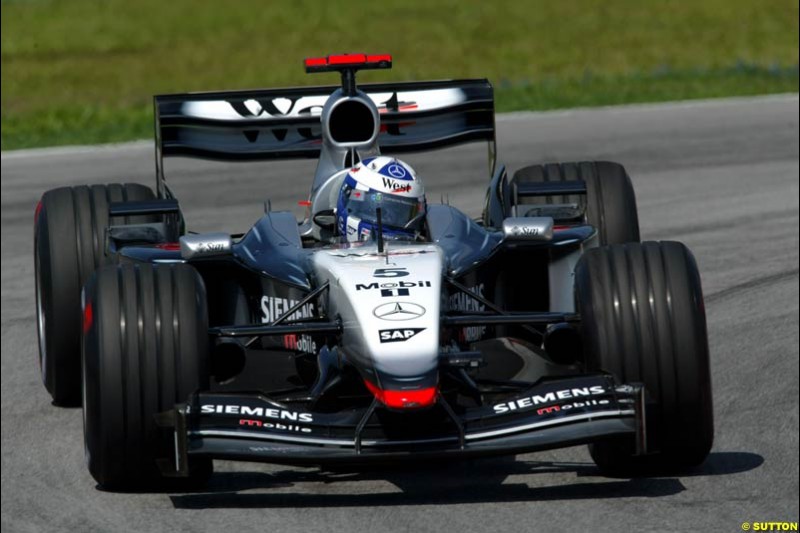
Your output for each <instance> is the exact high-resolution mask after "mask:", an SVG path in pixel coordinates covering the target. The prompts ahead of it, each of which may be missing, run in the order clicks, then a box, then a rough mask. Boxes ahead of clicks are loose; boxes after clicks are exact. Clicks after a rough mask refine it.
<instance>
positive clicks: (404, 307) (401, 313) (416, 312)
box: [372, 302, 425, 321]
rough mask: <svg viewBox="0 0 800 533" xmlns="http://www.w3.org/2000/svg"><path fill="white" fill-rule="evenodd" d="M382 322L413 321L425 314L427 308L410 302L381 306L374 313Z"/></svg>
mask: <svg viewBox="0 0 800 533" xmlns="http://www.w3.org/2000/svg"><path fill="white" fill-rule="evenodd" d="M372 314H373V315H375V316H376V317H377V318H380V319H381V320H394V321H400V320H413V319H415V318H419V317H421V316H422V315H424V314H425V308H424V307H422V306H421V305H417V304H412V303H410V302H394V303H388V304H383V305H379V306H378V307H376V308H375V310H374V311H373V312H372Z"/></svg>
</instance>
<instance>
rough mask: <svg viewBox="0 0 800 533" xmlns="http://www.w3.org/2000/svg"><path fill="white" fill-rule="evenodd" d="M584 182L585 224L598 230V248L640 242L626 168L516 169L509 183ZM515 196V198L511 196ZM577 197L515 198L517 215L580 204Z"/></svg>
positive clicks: (582, 165) (590, 164) (594, 164)
mask: <svg viewBox="0 0 800 533" xmlns="http://www.w3.org/2000/svg"><path fill="white" fill-rule="evenodd" d="M578 180H580V181H584V182H585V183H586V199H585V203H586V210H585V217H586V221H587V222H588V223H589V224H591V225H593V226H594V227H595V228H597V233H598V237H599V244H600V245H601V246H603V245H606V244H622V243H626V242H639V240H640V238H639V216H638V213H637V209H636V195H635V194H634V192H633V185H632V184H631V179H630V177H629V176H628V173H627V172H626V171H625V167H623V166H622V165H620V164H619V163H611V162H608V161H596V162H582V163H555V164H548V165H531V166H528V167H524V168H521V169H519V170H518V171H516V172H515V173H514V177H513V178H512V180H511V184H510V185H511V190H512V191H514V185H515V184H516V183H538V182H548V181H578ZM514 196H516V195H514ZM580 201H581V198H580V196H544V197H520V198H517V200H516V202H517V210H516V211H517V215H518V216H525V215H527V214H529V213H530V214H531V215H535V214H538V213H537V206H539V207H541V206H542V204H549V205H553V204H560V205H568V204H579V203H580Z"/></svg>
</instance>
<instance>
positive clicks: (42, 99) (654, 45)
mask: <svg viewBox="0 0 800 533" xmlns="http://www.w3.org/2000/svg"><path fill="white" fill-rule="evenodd" d="M0 38H1V39H2V149H3V150H7V149H15V148H23V147H31V146H49V145H60V144H84V143H100V142H114V141H123V140H129V139H137V138H149V137H150V136H151V135H152V109H151V105H152V104H151V96H152V95H153V94H157V93H166V92H184V91H196V90H217V89H242V88H254V87H273V86H287V85H305V84H331V83H336V81H337V80H336V77H335V75H333V74H329V75H321V76H308V75H306V74H304V72H303V69H302V66H301V65H302V63H301V60H302V58H304V57H307V56H314V55H324V54H326V53H334V52H342V51H366V52H376V53H384V52H388V53H391V54H393V55H394V58H395V67H394V69H393V70H392V71H390V72H385V71H384V72H365V73H362V75H360V77H359V79H360V80H361V81H390V80H411V79H441V78H458V77H488V78H489V79H490V80H492V82H493V83H494V84H495V87H496V88H497V93H496V99H497V108H498V110H500V111H508V110H518V109H553V108H561V107H572V106H588V105H606V104H617V103H627V102H644V101H659V100H662V101H663V100H673V99H686V98H707V97H716V96H732V95H748V94H763V93H775V92H797V91H798V68H797V65H798V3H797V1H796V0H763V1H755V0H708V1H700V0H696V1H655V0H654V1H644V2H643V1H641V0H636V1H634V0H606V1H604V2H597V1H595V0H572V1H570V2H553V1H551V0H549V1H529V2H526V1H510V2H491V3H490V2H467V1H465V0H461V1H450V2H435V1H427V2H423V1H419V0H387V1H381V2H375V1H374V0H372V1H366V2H355V1H349V2H330V1H329V2H310V1H294V2H288V1H287V2H240V1H237V0H229V1H228V2H219V1H209V2H202V1H188V0H172V1H169V2H164V1H160V0H138V1H136V2H130V1H126V0H106V1H89V0H71V1H64V2H55V1H46V0H29V1H11V2H6V1H4V2H3V4H2V35H1V37H0Z"/></svg>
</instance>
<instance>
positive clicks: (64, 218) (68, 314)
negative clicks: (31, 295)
mask: <svg viewBox="0 0 800 533" xmlns="http://www.w3.org/2000/svg"><path fill="white" fill-rule="evenodd" d="M152 198H155V195H154V194H153V191H152V190H151V189H150V188H149V187H145V186H144V185H139V184H136V183H126V184H124V185H121V184H112V185H92V186H80V187H61V188H58V189H53V190H51V191H47V192H46V193H45V194H44V195H43V196H42V199H41V201H40V202H39V205H38V206H37V208H36V217H35V228H34V265H35V266H34V268H35V271H36V315H37V322H38V334H39V367H40V370H41V374H42V381H43V382H44V385H45V387H46V388H47V390H48V392H50V395H51V396H52V397H53V401H54V403H56V404H57V405H80V400H81V381H80V380H81V373H80V335H81V330H80V311H81V300H80V297H81V287H83V285H84V283H86V281H87V280H88V279H89V276H91V274H92V272H94V270H95V269H96V268H98V267H99V266H101V265H104V264H107V263H109V262H110V260H109V259H108V258H107V257H106V255H105V233H106V228H107V227H108V225H109V217H108V204H109V203H111V202H123V201H135V200H148V199H152ZM155 221H157V219H156V218H155V217H152V216H150V217H142V216H140V217H127V218H126V219H125V220H124V222H125V223H130V224H141V223H147V222H155Z"/></svg>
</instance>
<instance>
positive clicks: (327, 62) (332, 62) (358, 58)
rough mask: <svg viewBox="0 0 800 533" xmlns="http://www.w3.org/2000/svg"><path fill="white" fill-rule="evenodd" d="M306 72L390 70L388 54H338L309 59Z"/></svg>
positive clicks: (306, 62)
mask: <svg viewBox="0 0 800 533" xmlns="http://www.w3.org/2000/svg"><path fill="white" fill-rule="evenodd" d="M305 67H306V72H308V73H311V72H332V71H341V70H343V69H354V70H368V69H379V68H392V56H391V55H389V54H371V55H370V54H338V55H329V56H328V57H310V58H307V59H306V60H305Z"/></svg>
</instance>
